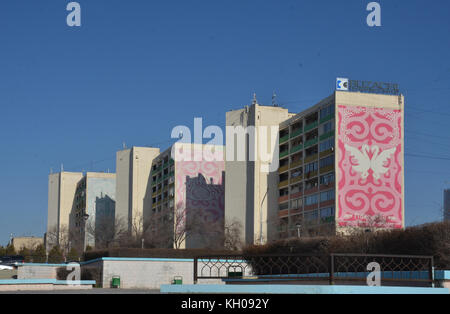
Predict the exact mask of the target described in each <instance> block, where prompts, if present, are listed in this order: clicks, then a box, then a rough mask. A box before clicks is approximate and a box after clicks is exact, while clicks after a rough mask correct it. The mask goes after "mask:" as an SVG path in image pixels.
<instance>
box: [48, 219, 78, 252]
mask: <svg viewBox="0 0 450 314" xmlns="http://www.w3.org/2000/svg"><path fill="white" fill-rule="evenodd" d="M77 241H80V235H79V234H78V233H76V232H72V231H70V229H69V227H68V226H67V225H61V226H60V227H59V228H58V226H56V225H55V226H53V227H52V228H50V229H49V230H48V231H47V243H48V246H47V247H48V249H50V248H52V247H54V246H59V247H60V248H61V250H62V252H63V254H65V255H66V254H67V253H68V252H69V251H70V249H71V247H72V245H75V243H76V242H77Z"/></svg>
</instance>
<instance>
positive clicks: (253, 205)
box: [225, 99, 293, 244]
mask: <svg viewBox="0 0 450 314" xmlns="http://www.w3.org/2000/svg"><path fill="white" fill-rule="evenodd" d="M291 116H293V115H292V114H290V113H289V112H288V110H287V109H285V108H281V107H275V106H262V105H259V104H258V102H257V100H256V99H254V101H253V104H252V105H251V106H246V107H245V108H243V109H239V110H232V111H229V112H227V113H226V127H227V129H228V130H231V132H229V131H227V134H226V147H227V156H226V157H227V158H226V159H227V160H226V166H225V168H226V174H225V177H226V180H225V191H226V194H225V197H226V200H225V221H226V223H228V224H234V223H236V222H237V223H238V224H239V225H241V227H242V232H241V242H242V243H243V244H253V243H264V242H266V240H267V239H268V238H272V237H273V234H274V233H276V228H277V224H278V217H277V208H278V189H277V188H276V186H277V185H278V173H277V172H276V171H273V172H270V171H267V169H266V166H268V165H269V164H271V163H272V162H274V161H278V160H277V158H275V159H276V160H274V156H271V157H270V159H269V160H262V158H259V157H260V154H259V153H260V151H259V150H260V149H259V148H261V150H264V151H270V150H272V149H273V148H274V147H271V141H272V140H273V139H272V138H271V134H269V133H270V130H271V129H275V130H276V133H275V136H278V135H277V132H278V128H279V125H280V123H282V122H283V121H285V120H287V119H289V117H291ZM266 132H267V145H266V147H263V146H264V145H261V142H260V141H259V140H258V139H259V136H260V135H261V134H263V133H266ZM274 145H276V141H275V143H274ZM276 148H278V147H276ZM230 151H231V152H232V153H231V156H229V154H230V153H229V152H230ZM239 154H241V155H242V156H243V158H239ZM242 156H241V157H242ZM276 157H277V156H276Z"/></svg>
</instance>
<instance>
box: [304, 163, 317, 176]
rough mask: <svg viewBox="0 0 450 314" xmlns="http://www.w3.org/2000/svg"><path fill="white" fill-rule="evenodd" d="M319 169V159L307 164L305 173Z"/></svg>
mask: <svg viewBox="0 0 450 314" xmlns="http://www.w3.org/2000/svg"><path fill="white" fill-rule="evenodd" d="M313 171H317V161H315V162H312V163H309V164H307V165H305V173H310V172H313Z"/></svg>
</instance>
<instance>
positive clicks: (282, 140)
mask: <svg viewBox="0 0 450 314" xmlns="http://www.w3.org/2000/svg"><path fill="white" fill-rule="evenodd" d="M288 140H289V134H288V135H285V136H283V137H281V138H280V144H283V143H285V142H287V141H288Z"/></svg>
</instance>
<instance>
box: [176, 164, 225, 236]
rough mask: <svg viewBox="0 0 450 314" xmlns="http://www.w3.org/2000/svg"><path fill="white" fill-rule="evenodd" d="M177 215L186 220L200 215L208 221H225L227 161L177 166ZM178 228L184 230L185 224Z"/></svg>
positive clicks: (179, 225)
mask: <svg viewBox="0 0 450 314" xmlns="http://www.w3.org/2000/svg"><path fill="white" fill-rule="evenodd" d="M175 168H176V177H175V180H176V184H175V187H176V191H175V193H176V201H177V204H176V211H177V212H178V213H183V216H184V219H186V214H187V213H189V212H190V211H195V212H196V214H198V213H200V214H201V217H197V218H201V219H204V220H205V221H210V222H216V221H217V220H219V219H222V218H223V216H224V209H225V184H224V182H223V179H224V178H223V173H224V171H225V162H224V161H179V162H176V165H175ZM177 228H181V229H182V228H183V223H181V224H178V225H177Z"/></svg>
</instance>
